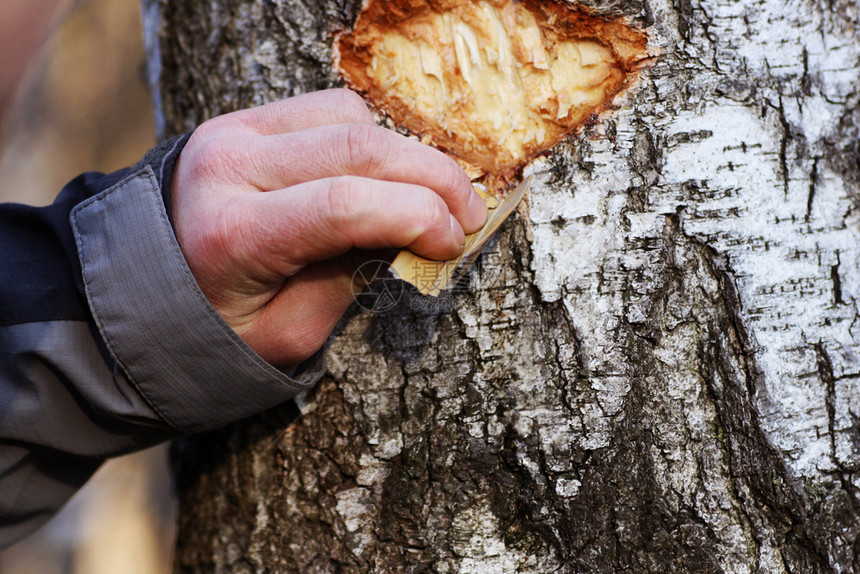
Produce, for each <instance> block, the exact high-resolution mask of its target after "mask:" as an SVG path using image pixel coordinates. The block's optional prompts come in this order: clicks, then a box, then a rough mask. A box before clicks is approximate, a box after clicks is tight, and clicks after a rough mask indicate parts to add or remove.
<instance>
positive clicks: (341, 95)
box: [216, 88, 374, 136]
mask: <svg viewBox="0 0 860 574" xmlns="http://www.w3.org/2000/svg"><path fill="white" fill-rule="evenodd" d="M216 120H217V121H219V122H220V123H221V124H222V127H240V128H245V130H246V131H248V130H250V131H251V132H252V133H254V134H257V135H263V136H269V135H277V134H286V133H292V132H298V131H302V130H306V129H311V128H316V127H320V126H327V125H333V124H352V123H374V121H373V115H372V114H371V113H370V110H368V109H367V104H365V103H364V100H362V99H361V96H359V95H358V94H356V93H355V92H353V91H350V90H347V89H343V88H338V89H332V90H322V91H319V92H309V93H307V94H301V95H298V96H293V97H291V98H286V99H284V100H279V101H277V102H272V103H269V104H265V105H262V106H257V107H256V108H248V109H246V110H239V111H237V112H232V113H229V114H225V115H223V116H219V117H218V118H216ZM231 124H232V125H231Z"/></svg>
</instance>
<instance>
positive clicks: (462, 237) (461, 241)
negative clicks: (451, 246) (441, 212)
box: [450, 215, 466, 251]
mask: <svg viewBox="0 0 860 574" xmlns="http://www.w3.org/2000/svg"><path fill="white" fill-rule="evenodd" d="M450 217H451V233H452V234H453V236H454V237H453V239H454V243H456V244H457V249H458V250H460V251H462V250H463V248H464V247H465V246H466V234H465V233H463V228H462V227H461V226H460V222H459V221H457V218H456V217H454V216H453V215H451V216H450Z"/></svg>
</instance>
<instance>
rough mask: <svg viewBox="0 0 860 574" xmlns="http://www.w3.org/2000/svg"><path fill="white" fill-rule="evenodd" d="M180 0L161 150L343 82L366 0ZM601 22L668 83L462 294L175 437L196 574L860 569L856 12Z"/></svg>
mask: <svg viewBox="0 0 860 574" xmlns="http://www.w3.org/2000/svg"><path fill="white" fill-rule="evenodd" d="M157 1H158V0H148V1H147V2H145V4H147V6H146V7H147V11H146V13H147V18H148V23H149V30H150V31H151V38H153V39H154V38H155V36H157V35H159V34H158V32H159V31H160V45H159V47H160V56H158V55H157V54H156V53H155V52H153V53H154V54H155V55H154V59H157V58H159V57H160V62H161V67H160V74H159V75H158V77H157V78H156V79H157V81H158V88H159V89H158V96H159V98H160V103H161V112H162V114H163V120H164V124H163V126H164V131H165V134H164V135H167V134H170V133H175V132H180V131H184V130H187V129H190V128H191V127H193V126H194V125H195V124H196V123H198V122H200V121H202V120H204V119H206V118H208V117H210V116H213V115H215V114H218V113H222V112H226V111H230V110H233V109H237V108H242V107H246V106H249V105H253V104H260V103H263V102H267V101H271V100H274V99H276V98H280V97H283V96H288V95H291V94H295V93H299V92H303V91H308V90H314V89H318V88H324V87H327V86H331V85H336V84H337V83H338V79H337V78H336V77H335V76H334V75H333V73H332V71H331V64H330V46H331V34H332V32H333V31H335V30H337V29H339V27H341V26H346V25H349V23H350V22H351V21H352V19H353V18H354V17H355V13H356V10H357V7H358V6H357V3H356V2H354V1H352V0H318V1H307V2H303V1H302V0H257V1H252V0H207V1H205V2H204V1H202V0H185V1H182V2H180V1H178V0H161V2H160V4H157ZM589 4H590V5H592V7H593V8H594V9H595V10H597V11H599V12H605V13H611V14H618V13H625V14H627V15H628V16H630V17H631V18H632V19H633V21H634V22H636V23H637V24H638V25H639V26H641V27H643V28H645V29H647V30H648V32H649V34H651V36H652V45H653V46H654V47H656V48H658V49H659V50H660V52H661V57H660V58H659V59H658V60H657V62H656V64H655V65H654V67H653V68H652V69H650V70H649V71H647V72H646V73H645V74H644V75H643V78H642V81H641V82H640V84H639V85H638V86H637V87H636V88H634V89H633V90H631V91H630V92H629V94H628V95H627V96H626V97H625V98H623V99H621V100H619V101H618V102H617V104H616V109H615V110H613V111H612V113H610V114H608V115H606V116H604V117H602V118H600V119H599V120H598V121H596V122H595V123H594V124H593V125H591V126H589V127H588V128H587V129H586V130H584V133H582V134H580V135H578V136H577V137H575V138H572V139H571V140H570V141H568V142H565V143H563V144H561V145H560V146H558V147H557V148H556V150H555V152H554V153H553V154H552V155H551V156H550V157H549V158H548V159H545V160H541V161H538V162H535V163H534V164H533V165H532V166H530V167H529V168H528V172H529V173H534V174H535V177H536V185H535V186H534V188H533V190H532V192H531V195H530V197H529V200H528V204H527V205H526V206H525V207H524V208H523V209H521V211H520V213H519V214H518V215H517V216H516V217H515V218H514V219H513V220H512V221H511V222H510V223H509V224H507V225H506V227H505V228H504V230H503V232H502V233H501V234H500V235H499V237H498V240H497V241H496V242H495V244H494V246H493V247H492V249H490V250H489V252H488V253H485V254H484V256H483V257H482V260H481V261H480V263H479V264H478V265H477V266H476V268H475V269H474V270H473V271H472V272H471V274H470V275H469V277H468V279H467V283H466V284H465V285H464V287H463V288H462V289H460V290H459V291H457V292H455V293H452V294H448V295H445V296H443V297H442V298H440V299H438V300H436V299H429V298H423V297H421V296H420V295H417V294H415V292H414V291H412V290H411V289H406V288H403V289H400V290H397V289H395V291H394V292H395V294H396V295H397V296H398V297H399V301H398V303H397V304H396V305H395V306H394V307H393V308H391V309H389V310H387V311H384V312H374V313H371V312H362V311H361V310H360V309H358V308H356V309H355V311H354V312H352V313H351V314H350V315H349V316H348V317H347V318H345V319H344V321H343V322H342V323H341V326H340V328H339V330H338V333H337V334H336V336H335V337H334V338H333V340H332V344H331V348H330V350H329V361H330V362H329V367H330V374H329V376H328V377H327V378H326V379H325V380H324V381H323V382H322V384H320V385H319V387H318V388H317V389H316V391H315V392H314V393H313V394H311V395H310V396H307V397H305V398H303V400H302V401H299V403H298V404H297V405H293V404H290V405H285V406H283V407H281V408H279V409H276V410H274V411H272V412H269V413H266V414H264V415H263V416H261V417H258V418H256V419H254V420H250V421H247V422H243V423H241V424H237V425H234V426H232V427H231V428H229V429H226V430H224V431H221V432H218V433H214V434H212V435H209V436H202V437H197V438H194V439H193V440H189V441H186V442H185V443H183V444H182V445H181V448H180V449H179V450H178V460H179V463H180V464H179V467H178V484H179V490H180V495H181V517H180V532H179V543H178V547H177V554H176V570H177V571H178V572H183V573H184V572H302V573H309V572H440V573H447V572H464V573H465V572H474V573H509V572H510V573H514V572H517V573H525V572H535V573H544V572H600V573H607V572H730V573H742V572H774V573H781V572H786V573H790V572H794V573H806V572H860V426H858V416H860V347H858V343H860V320H858V319H860V309H858V304H859V303H860V96H858V94H860V80H858V78H859V77H860V36H858V24H860V23H858V5H857V4H856V3H854V2H850V1H843V0H832V1H827V2H823V1H820V0H792V1H789V2H785V3H783V2H761V1H755V0H741V1H736V0H672V1H670V0H639V1H634V2H618V1H607V2H600V1H598V0H592V1H590V2H589ZM153 47H155V44H153ZM153 63H157V62H153ZM154 69H156V70H157V68H154Z"/></svg>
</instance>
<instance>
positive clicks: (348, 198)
mask: <svg viewBox="0 0 860 574" xmlns="http://www.w3.org/2000/svg"><path fill="white" fill-rule="evenodd" d="M358 185H359V184H358V182H357V181H356V179H355V178H351V177H347V176H341V177H335V178H332V179H331V180H330V181H329V185H328V189H327V193H328V196H327V197H326V201H325V202H324V204H323V205H324V206H325V209H326V213H324V214H322V216H323V217H324V218H326V219H328V220H331V221H335V222H340V223H344V222H347V221H351V220H353V219H355V218H356V214H357V211H356V208H355V206H354V205H353V203H354V202H353V200H352V198H353V197H354V195H355V193H356V188H357V186H358Z"/></svg>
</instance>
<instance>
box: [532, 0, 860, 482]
mask: <svg viewBox="0 0 860 574" xmlns="http://www.w3.org/2000/svg"><path fill="white" fill-rule="evenodd" d="M658 4H659V6H658V7H657V8H656V9H655V13H656V14H661V13H662V14H671V13H672V10H671V8H670V7H669V6H668V5H666V6H663V5H662V3H658ZM794 4H797V6H794V7H786V6H784V5H776V4H767V3H765V4H760V3H753V2H712V3H709V6H708V8H707V12H708V16H709V21H710V22H711V25H710V26H711V27H710V28H709V32H711V33H710V34H709V38H710V39H711V40H710V41H711V42H713V44H714V46H713V48H714V51H713V52H708V51H707V50H706V48H707V47H708V42H699V43H697V44H696V46H690V45H686V46H685V49H686V50H688V51H695V50H698V51H699V54H698V55H700V56H701V58H703V59H704V60H705V61H713V62H714V65H715V67H716V68H715V70H714V71H713V72H709V73H703V74H701V75H699V76H698V77H696V79H695V80H694V82H693V85H691V86H686V90H687V91H688V92H689V93H692V94H697V95H699V97H700V98H701V102H700V103H699V105H697V106H695V107H694V108H691V109H689V110H687V111H678V112H676V113H667V114H665V115H662V114H660V115H657V116H655V117H654V119H653V124H652V125H651V126H650V127H651V129H652V130H654V133H655V134H656V138H657V140H658V141H662V142H664V145H663V146H662V147H661V149H660V151H661V153H662V158H663V166H662V172H661V173H660V174H659V177H658V179H657V181H656V184H655V185H653V186H652V187H650V188H649V205H648V206H647V210H646V211H645V212H644V213H625V215H624V216H623V217H621V216H620V215H619V214H620V213H621V212H622V211H626V210H628V209H629V208H630V205H629V203H628V199H627V196H626V195H625V193H626V192H625V190H626V189H628V188H629V187H630V186H631V184H636V183H637V182H639V181H641V175H640V174H636V173H633V172H632V171H631V169H630V167H629V164H628V163H627V162H626V161H625V158H624V157H623V156H624V155H625V151H626V150H629V149H631V148H632V142H631V141H630V137H631V134H632V132H633V131H634V126H633V125H632V124H630V123H628V122H629V121H630V120H631V118H632V116H631V115H630V114H628V113H626V112H625V111H622V112H621V113H619V114H616V115H615V116H614V119H615V120H616V121H617V141H616V145H614V146H612V145H610V144H609V142H608V141H597V142H591V153H590V155H588V156H587V157H586V158H585V159H586V160H587V161H590V162H593V164H594V166H595V167H594V169H593V170H592V171H591V173H588V172H584V171H583V172H575V173H574V174H573V175H572V185H571V188H572V190H573V193H571V191H570V189H565V188H564V187H562V186H558V185H546V184H544V183H543V182H545V181H546V178H544V179H543V181H541V178H538V182H537V184H536V186H535V188H534V189H533V191H532V193H531V197H530V203H529V207H530V210H529V220H530V223H531V225H532V233H533V236H534V243H533V253H534V260H533V271H534V274H535V283H536V285H537V286H538V287H539V289H540V291H541V294H542V296H543V298H544V299H545V300H546V301H555V300H557V299H559V298H562V299H563V300H564V302H565V308H566V309H567V310H568V311H569V312H570V318H571V321H572V323H573V324H574V325H575V326H576V329H577V332H578V333H579V334H580V335H581V343H582V353H583V356H584V358H585V361H586V367H587V369H588V370H589V371H590V372H591V373H594V374H595V375H596V376H593V377H592V378H591V379H592V380H593V381H597V382H595V383H593V385H594V388H595V390H597V391H598V396H600V397H602V398H601V399H600V400H599V404H600V405H601V406H602V407H603V410H604V411H605V412H606V414H609V413H611V412H615V411H617V410H618V409H619V408H620V402H619V401H623V398H624V392H623V388H624V385H620V386H619V385H615V386H614V387H612V386H611V385H608V384H606V383H603V382H601V381H602V380H603V379H602V377H604V376H605V375H606V374H608V373H609V372H611V371H613V370H617V369H618V367H617V365H623V364H624V363H625V361H624V357H622V356H620V355H619V353H618V349H617V348H616V344H615V341H614V339H613V335H612V334H613V332H614V328H615V326H616V325H617V323H618V321H619V320H624V321H626V322H628V323H634V324H635V323H636V322H638V321H642V320H643V319H644V318H645V317H647V316H648V314H649V312H650V311H649V309H647V308H646V307H641V306H638V304H637V300H636V297H635V295H634V296H633V297H631V298H630V301H629V302H628V303H627V304H626V305H623V304H622V299H621V295H620V293H619V292H617V291H615V290H613V287H615V286H620V285H623V284H624V281H623V277H616V276H614V274H616V273H619V274H622V273H626V272H629V270H635V269H642V266H643V265H647V264H648V263H647V261H646V260H645V259H644V258H641V257H639V256H638V255H637V252H636V251H635V250H630V249H628V246H629V245H630V244H631V243H633V242H636V241H638V240H642V239H644V238H647V237H649V236H655V235H657V234H658V233H659V229H660V228H661V227H662V221H663V218H662V217H661V215H663V214H674V213H676V212H679V213H680V214H681V221H682V225H683V230H684V232H685V233H687V234H688V235H692V236H694V237H697V238H700V239H702V240H703V241H704V242H705V243H706V244H708V245H710V246H711V247H713V248H715V249H716V250H717V251H718V252H720V253H723V254H725V255H726V256H727V257H728V261H729V265H730V268H731V269H732V271H733V274H734V277H735V279H736V281H737V288H738V291H739V295H740V299H741V304H742V319H743V321H744V323H745V324H746V325H747V327H748V329H749V330H750V335H751V338H752V340H753V342H754V344H755V345H756V354H755V361H756V363H757V364H758V366H759V367H760V368H761V369H762V370H763V372H764V375H765V376H764V385H765V388H764V389H763V390H764V393H763V395H764V397H761V396H760V397H759V398H758V401H759V404H758V405H757V406H758V407H759V408H760V410H761V412H762V413H763V415H764V419H763V422H764V425H765V428H766V430H767V432H768V435H769V437H770V439H771V440H772V441H773V443H774V444H775V445H776V446H778V447H779V448H780V449H781V450H782V451H783V452H785V453H786V455H787V457H788V459H789V461H790V468H791V470H792V472H793V473H795V474H796V475H799V476H808V477H817V478H820V477H821V476H823V473H826V472H828V471H831V470H833V469H834V465H835V464H836V462H837V461H842V462H848V461H850V460H856V458H857V452H856V447H853V446H852V444H851V441H850V438H849V437H848V436H847V433H844V432H842V434H839V433H840V432H841V431H845V430H847V429H849V428H851V427H852V426H853V425H854V424H855V423H854V422H853V421H854V418H853V415H852V413H851V402H852V399H854V401H855V402H856V398H857V397H858V396H860V378H858V372H860V355H858V343H860V322H858V321H857V316H858V300H860V265H858V263H860V234H858V232H857V230H856V229H854V228H852V226H850V225H846V217H847V214H849V213H850V211H851V202H852V198H851V196H850V195H849V192H848V190H847V189H845V187H844V182H843V181H842V179H841V178H840V176H838V175H837V174H834V173H833V172H831V171H830V170H829V168H828V167H827V165H826V162H824V161H820V162H818V164H817V166H816V167H815V170H816V174H815V175H814V176H813V175H811V173H812V170H813V166H812V164H811V162H808V161H800V160H797V159H795V157H794V155H793V154H794V152H793V151H792V148H791V147H789V148H788V149H787V150H786V149H782V146H784V144H783V138H784V137H785V134H784V130H785V127H784V125H783V122H786V123H787V124H788V125H789V126H790V129H791V130H792V136H793V137H794V138H795V139H797V138H800V137H803V138H805V141H806V143H807V145H808V146H810V148H811V149H812V153H811V155H812V156H813V157H823V156H824V154H825V153H826V152H827V146H828V145H831V144H829V143H828V140H827V139H826V138H827V137H829V134H832V133H833V130H834V129H835V127H836V125H837V123H838V120H839V115H838V114H839V113H841V111H842V110H843V109H844V108H843V107H842V106H841V103H842V102H844V101H846V100H847V99H848V98H851V97H854V94H856V92H857V90H858V84H860V82H858V70H860V65H858V62H860V47H858V43H857V39H856V35H853V34H852V33H851V32H850V31H848V30H846V34H845V35H844V36H841V37H840V36H839V35H834V34H828V35H827V36H825V35H823V34H821V33H820V31H819V26H820V22H817V21H815V20H814V19H813V18H812V17H811V16H808V15H807V14H808V10H807V9H806V8H805V7H804V6H805V5H803V3H801V2H795V3H794ZM742 16H743V17H742ZM658 41H659V42H665V44H664V45H663V46H661V48H662V49H663V51H664V53H668V52H671V51H672V50H674V49H676V46H674V45H673V42H674V41H675V39H674V38H670V37H668V36H665V37H663V38H662V39H661V38H659V35H658ZM777 47H778V48H777ZM804 59H805V60H806V66H807V70H806V72H804V69H803V66H804ZM741 67H743V68H744V69H746V70H751V71H752V72H753V74H754V75H755V74H760V75H761V76H760V77H764V76H766V75H768V74H769V75H770V76H771V77H773V78H774V80H775V81H776V83H775V84H774V85H775V86H776V87H778V88H779V89H781V90H785V91H792V93H791V96H790V97H783V96H781V95H780V93H778V92H777V91H775V89H774V88H771V87H769V86H768V85H766V84H765V83H761V85H759V86H757V87H758V89H759V95H758V96H757V98H756V105H746V104H741V103H738V102H736V101H733V100H731V99H728V98H723V97H720V96H717V95H715V94H714V90H713V86H715V85H717V84H718V83H719V82H720V81H722V80H723V74H725V75H726V76H731V75H732V70H734V69H737V70H739V69H741ZM804 73H805V74H806V75H807V76H808V77H811V78H813V80H814V82H813V86H814V87H813V88H812V89H811V90H810V91H809V93H808V94H805V93H802V90H800V87H799V86H797V79H798V78H800V77H801V76H803V75H804ZM654 84H655V86H656V91H657V92H658V93H671V92H673V91H676V90H678V89H679V88H680V86H678V85H677V84H676V78H673V77H656V78H655V80H654ZM656 105H657V106H658V111H659V105H660V104H659V103H658V104H656ZM780 107H781V108H780ZM780 109H781V110H782V114H784V118H783V119H780V115H779V114H780ZM667 111H668V110H667ZM831 139H832V138H831ZM619 150H620V153H619ZM781 154H786V159H784V160H783V159H781V157H780V155H781ZM536 169H538V170H539V169H540V166H537V168H536ZM785 170H787V173H783V172H784V171H785ZM547 177H548V174H547ZM786 178H787V182H786ZM813 179H814V180H813ZM811 186H812V187H814V189H813V191H812V193H814V196H813V198H812V200H811V201H810V200H809V196H810V193H811V191H810V188H811ZM690 188H692V189H695V190H697V191H696V192H695V193H694V195H693V196H692V197H691V196H690V192H684V191H683V190H684V189H690ZM807 206H809V210H808V212H807ZM560 226H561V228H560ZM834 273H835V274H836V275H838V281H839V285H838V287H837V286H835V285H834V279H833V274H834ZM835 289H839V293H838V294H837V293H835V291H834V290H835ZM819 342H824V347H825V350H826V352H827V354H828V356H829V358H830V360H831V361H832V367H833V371H834V377H835V378H836V381H835V383H834V385H835V411H836V412H835V419H836V420H835V421H830V420H829V417H828V411H827V400H826V399H827V397H826V392H827V389H826V385H825V384H824V383H823V382H822V381H821V380H820V378H819V363H818V361H819V358H818V356H817V354H816V351H815V348H814V346H815V345H816V344H817V343H819ZM670 348H671V347H670ZM670 352H671V351H670ZM612 374H617V375H621V376H623V375H624V374H623V373H612ZM691 388H693V387H692V386H690V384H689V383H683V384H680V385H678V386H677V388H676V389H675V390H674V391H672V392H673V393H685V392H688V391H689V390H690V389H691ZM761 394H762V393H760V395H761ZM599 421H600V416H590V417H589V418H588V420H587V421H586V426H588V427H589V430H591V429H592V427H595V430H596V433H597V434H598V435H599V434H600V430H599V429H600V423H599ZM831 426H833V427H834V428H835V430H836V432H837V436H836V437H835V439H834V442H835V445H836V451H835V452H833V448H832V446H831V439H832V438H834V437H831V436H830V430H829V429H830V427H831Z"/></svg>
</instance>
